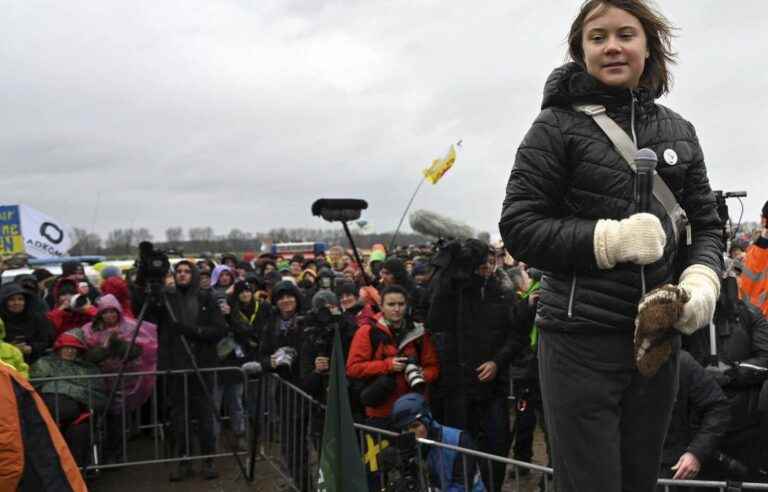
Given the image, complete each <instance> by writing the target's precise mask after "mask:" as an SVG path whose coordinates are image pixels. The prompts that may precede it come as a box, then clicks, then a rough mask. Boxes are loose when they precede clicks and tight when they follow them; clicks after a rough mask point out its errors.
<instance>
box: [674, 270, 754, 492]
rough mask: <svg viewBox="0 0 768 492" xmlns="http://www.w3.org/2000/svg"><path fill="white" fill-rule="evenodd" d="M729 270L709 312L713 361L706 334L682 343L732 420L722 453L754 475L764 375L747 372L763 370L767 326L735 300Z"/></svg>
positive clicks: (744, 303) (741, 302)
mask: <svg viewBox="0 0 768 492" xmlns="http://www.w3.org/2000/svg"><path fill="white" fill-rule="evenodd" d="M733 266H734V264H733V263H729V268H728V269H727V270H726V274H725V275H724V277H725V278H724V279H723V281H722V287H721V293H720V297H719V298H718V301H717V309H716V311H715V317H714V324H715V332H716V345H717V358H716V360H713V359H712V357H711V356H710V351H711V345H710V342H711V341H710V338H709V331H708V330H701V331H699V332H697V333H695V334H694V335H693V336H691V337H686V338H685V339H684V341H683V343H684V346H685V347H686V348H687V349H688V350H689V351H690V352H691V355H693V357H694V358H695V359H696V360H697V361H698V362H699V363H700V364H702V365H707V366H709V367H708V370H710V371H712V372H713V373H714V374H715V376H716V378H717V381H718V382H719V383H720V385H721V386H722V387H723V390H724V391H725V394H726V396H728V399H729V401H730V404H731V412H732V415H733V419H732V420H731V425H730V427H729V429H728V434H727V436H726V439H725V443H724V445H723V451H724V452H725V453H726V454H728V455H730V456H733V457H734V458H736V459H737V460H739V461H741V462H742V463H744V464H746V465H747V466H748V467H749V468H750V469H751V470H752V471H753V472H754V471H757V470H759V469H761V468H762V469H764V470H765V469H767V468H768V460H767V459H766V453H767V452H768V450H766V448H768V444H766V443H768V436H767V435H766V426H768V422H767V420H766V409H765V408H761V407H760V404H759V398H760V393H761V389H762V391H766V392H768V383H767V382H766V373H765V372H764V371H759V370H754V369H752V368H750V367H749V366H756V367H758V368H759V367H768V320H766V319H765V318H764V317H763V316H762V314H761V313H760V311H758V309H757V308H756V307H754V306H752V305H751V304H748V303H747V302H745V301H742V300H741V299H739V298H738V286H737V282H736V278H735V272H734V270H733ZM744 364H746V366H745V365H744ZM763 388H765V389H763ZM758 429H760V430H759V431H758ZM760 480H761V481H762V480H765V477H761V478H760Z"/></svg>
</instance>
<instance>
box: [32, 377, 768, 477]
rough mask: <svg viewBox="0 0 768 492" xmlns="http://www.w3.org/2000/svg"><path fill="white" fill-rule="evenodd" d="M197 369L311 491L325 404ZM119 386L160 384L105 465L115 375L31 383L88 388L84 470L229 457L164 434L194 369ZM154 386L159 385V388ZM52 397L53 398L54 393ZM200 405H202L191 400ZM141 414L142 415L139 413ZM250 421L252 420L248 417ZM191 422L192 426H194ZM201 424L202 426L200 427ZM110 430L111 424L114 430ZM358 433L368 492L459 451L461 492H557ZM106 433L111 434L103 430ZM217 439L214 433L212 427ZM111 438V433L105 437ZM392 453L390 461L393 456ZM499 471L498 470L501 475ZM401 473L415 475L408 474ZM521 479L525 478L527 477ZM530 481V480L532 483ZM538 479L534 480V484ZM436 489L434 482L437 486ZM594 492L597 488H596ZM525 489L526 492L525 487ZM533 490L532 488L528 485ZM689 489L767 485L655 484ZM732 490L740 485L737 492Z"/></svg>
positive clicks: (261, 451)
mask: <svg viewBox="0 0 768 492" xmlns="http://www.w3.org/2000/svg"><path fill="white" fill-rule="evenodd" d="M201 372H202V373H204V374H206V375H207V376H208V377H210V378H211V379H210V381H211V386H212V387H211V389H212V390H213V392H214V394H216V393H218V391H216V389H217V388H218V387H219V385H220V384H221V378H222V374H223V373H232V374H234V375H235V377H236V379H237V381H238V382H240V381H242V385H243V395H242V397H243V401H244V402H245V405H244V406H245V422H246V429H247V431H248V433H249V435H250V438H249V439H248V443H249V446H248V448H247V449H244V450H241V451H239V452H238V455H240V456H244V455H247V454H250V455H251V457H252V458H253V457H255V455H256V454H258V455H260V456H261V457H263V458H265V459H266V461H267V463H269V465H271V466H272V467H273V468H274V469H275V470H276V471H277V472H278V473H279V474H280V475H281V476H282V478H283V479H284V480H285V481H286V483H287V486H288V487H289V488H290V489H291V490H294V491H296V492H305V491H314V490H315V489H316V487H315V484H316V483H317V478H318V465H319V452H320V442H321V437H322V436H321V434H322V427H323V421H324V417H325V406H324V405H323V404H322V403H320V402H319V401H317V400H316V399H314V398H313V397H312V396H310V395H309V394H307V393H306V392H305V391H303V390H302V389H300V388H298V387H297V386H295V385H293V384H291V383H289V382H287V381H285V380H283V379H281V378H280V377H279V376H277V375H275V374H266V375H262V376H261V377H260V378H258V379H253V378H251V379H249V377H248V375H247V374H246V373H245V372H244V371H243V370H242V369H241V368H239V367H218V368H206V369H201ZM124 376H125V379H123V381H122V385H123V388H122V389H123V390H124V386H125V384H126V379H129V378H130V377H134V376H155V377H157V382H156V384H155V385H154V388H153V390H152V394H151V395H150V397H149V400H148V401H147V402H146V403H145V404H144V405H143V406H142V407H141V408H140V409H138V410H136V411H133V412H130V411H127V409H126V408H125V405H123V406H122V407H121V411H120V412H118V414H116V415H115V414H113V415H112V416H111V418H117V419H118V424H119V425H118V426H117V427H119V428H120V429H121V432H120V435H119V441H120V442H119V445H120V449H119V455H118V456H116V459H114V461H113V462H109V463H105V462H103V460H102V455H101V450H103V447H104V444H105V436H104V435H103V434H102V433H100V432H99V429H100V428H104V426H103V425H101V424H103V422H99V421H98V420H99V418H100V417H101V414H100V413H99V412H96V410H97V408H98V405H97V404H96V402H97V400H98V398H97V395H96V389H95V386H96V384H97V383H96V382H97V381H104V380H109V379H110V378H116V377H117V374H98V375H89V376H75V377H72V376H60V377H51V378H40V379H33V380H31V382H32V383H33V384H34V385H36V386H37V387H39V386H40V385H41V384H43V383H53V384H54V389H55V387H56V385H57V384H61V385H63V384H65V383H72V382H78V383H79V384H81V385H82V386H85V387H86V389H87V395H88V405H87V407H88V409H89V410H91V412H92V415H91V417H90V418H88V419H87V424H88V439H87V445H88V449H89V451H90V454H91V456H90V459H89V460H88V462H87V463H86V464H84V465H83V468H84V469H86V470H99V469H107V468H116V467H124V466H137V465H149V464H159V463H173V462H179V461H185V460H202V459H208V458H225V457H232V452H231V451H229V450H228V449H224V450H217V451H216V452H213V453H208V454H203V453H195V450H194V449H193V448H192V447H191V445H190V442H191V440H190V439H189V436H190V433H192V425H187V426H186V428H185V433H184V436H185V442H186V446H187V447H186V450H185V451H186V453H185V454H186V456H178V455H177V453H176V452H175V450H174V449H173V447H172V446H170V445H169V442H170V441H171V439H170V436H171V434H172V433H170V432H169V430H170V424H169V422H168V420H169V419H168V412H167V410H168V409H167V408H163V407H164V406H165V403H167V402H168V393H169V384H168V379H170V378H171V377H173V379H174V381H175V382H177V383H178V381H179V380H178V378H181V384H182V385H183V394H184V395H185V398H184V409H183V410H184V414H185V416H186V420H187V422H190V419H189V417H190V414H191V412H190V408H189V401H190V400H189V398H188V395H189V386H190V378H194V377H195V375H194V374H193V371H192V370H176V371H146V372H135V373H126V374H124ZM158 383H159V384H158ZM52 394H53V395H57V393H55V392H54V393H52ZM60 403H61V401H60V398H59V397H58V396H54V401H53V402H52V404H51V406H52V407H53V408H52V414H53V416H54V418H55V419H56V421H57V422H59V423H60V424H64V422H62V418H61V417H62V415H61V405H60ZM196 404H198V405H204V404H205V402H202V401H200V402H196ZM142 413H143V416H141V414H142ZM249 417H253V419H251V418H249ZM194 423H195V422H191V424H194ZM197 424H198V426H199V425H200V423H199V422H197ZM113 427H114V426H113ZM355 428H356V430H357V433H358V442H359V445H360V450H361V454H362V456H361V459H362V460H363V462H364V464H365V465H366V468H367V470H368V473H369V486H370V489H371V490H382V491H390V490H396V489H398V488H399V484H402V481H403V480H405V481H408V480H410V481H412V482H415V486H416V487H417V488H416V489H415V490H429V487H430V484H431V485H433V486H434V485H435V484H437V482H438V481H439V480H438V477H435V476H433V473H432V472H431V470H430V466H429V464H428V460H425V459H424V458H423V457H425V456H429V454H430V453H436V455H435V456H437V460H436V461H437V463H440V459H441V458H442V456H444V454H445V453H446V452H447V451H450V452H452V453H456V455H455V456H456V458H455V460H456V461H455V462H458V463H459V464H458V465H456V468H455V469H456V470H458V473H455V474H453V475H454V478H455V482H456V483H454V484H453V485H454V486H458V487H459V488H463V489H464V490H467V491H471V490H473V486H474V482H475V481H476V480H482V482H483V483H484V485H485V489H486V490H488V491H489V492H490V491H494V492H498V491H501V490H502V488H503V489H504V491H509V490H513V491H523V490H535V489H538V490H541V491H545V492H546V491H554V490H555V487H554V482H553V473H552V469H551V468H549V467H546V466H542V465H537V464H533V463H527V462H523V461H518V460H514V459H510V458H507V457H501V456H494V455H490V454H487V453H484V452H481V451H476V450H472V449H466V448H461V447H458V446H452V445H449V444H445V443H441V442H436V441H432V440H429V439H418V440H416V441H415V443H414V444H415V451H416V452H415V453H414V454H413V455H411V457H412V460H411V462H410V468H408V470H410V472H409V471H407V470H403V469H402V468H403V467H400V466H393V464H392V462H391V461H392V460H389V462H388V460H387V459H383V458H384V455H386V454H387V452H386V451H385V450H386V449H387V448H388V447H390V446H391V447H396V443H397V442H398V436H400V434H398V433H395V432H391V431H388V430H384V429H380V428H376V427H371V426H367V425H363V424H359V423H358V424H355ZM131 429H135V430H138V431H145V432H149V433H150V434H151V439H152V446H151V449H149V450H148V449H147V448H146V447H144V448H141V449H130V446H129V440H130V439H129V431H130V430H131ZM107 432H109V429H108V431H107ZM217 434H218V430H217ZM106 438H109V436H106ZM396 454H397V453H390V454H389V455H388V456H389V457H392V456H395V455H396ZM253 467H254V460H251V461H250V463H249V473H248V475H249V476H248V479H249V480H251V481H252V480H253V478H254V477H253V470H254V468H253ZM500 472H501V473H500ZM404 475H412V476H405V477H404ZM524 475H525V476H527V477H528V478H524ZM530 477H534V478H533V479H531V478H530ZM536 478H538V479H539V480H538V483H537V482H536ZM438 486H439V485H438ZM596 486H597V487H598V488H599V485H596ZM523 487H528V489H525V488H523ZM531 487H533V488H531ZM686 487H695V488H697V489H709V490H720V491H723V492H730V491H732V490H768V484H766V483H741V484H737V485H736V486H735V485H734V484H732V483H726V482H717V481H702V480H669V479H660V480H659V481H658V490H659V491H664V492H667V491H669V492H675V491H680V492H682V491H684V490H687V489H686ZM735 487H737V488H735Z"/></svg>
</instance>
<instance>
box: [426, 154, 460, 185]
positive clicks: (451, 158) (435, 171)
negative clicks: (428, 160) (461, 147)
mask: <svg viewBox="0 0 768 492" xmlns="http://www.w3.org/2000/svg"><path fill="white" fill-rule="evenodd" d="M454 162H456V149H455V148H454V147H453V145H451V148H450V149H448V153H447V154H445V157H443V158H442V159H435V160H434V161H432V165H431V166H429V167H428V168H426V169H425V170H424V177H425V178H427V179H428V180H429V182H430V183H432V184H436V183H437V182H438V181H440V178H442V177H443V174H445V173H446V172H447V171H448V170H449V169H450V168H451V167H453V163H454Z"/></svg>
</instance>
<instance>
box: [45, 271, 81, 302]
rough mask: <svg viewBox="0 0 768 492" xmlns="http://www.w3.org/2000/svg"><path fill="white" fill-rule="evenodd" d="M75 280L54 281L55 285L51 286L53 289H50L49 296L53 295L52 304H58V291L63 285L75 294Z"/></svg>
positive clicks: (63, 278)
mask: <svg viewBox="0 0 768 492" xmlns="http://www.w3.org/2000/svg"><path fill="white" fill-rule="evenodd" d="M77 282H78V281H77V278H75V277H62V278H60V279H58V280H57V281H56V283H55V284H54V285H53V289H51V294H52V295H53V300H54V302H58V299H59V291H60V290H61V288H62V286H64V285H65V284H69V285H71V286H72V288H73V289H74V291H75V292H77Z"/></svg>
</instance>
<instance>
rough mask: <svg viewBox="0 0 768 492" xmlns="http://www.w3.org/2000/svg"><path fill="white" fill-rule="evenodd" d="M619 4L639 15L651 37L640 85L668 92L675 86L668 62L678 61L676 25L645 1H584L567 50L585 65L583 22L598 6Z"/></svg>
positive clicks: (648, 36)
mask: <svg viewBox="0 0 768 492" xmlns="http://www.w3.org/2000/svg"><path fill="white" fill-rule="evenodd" d="M607 7H616V8H618V9H621V10H624V11H626V12H629V13H630V14H632V15H633V16H635V17H637V19H638V20H639V21H640V24H641V25H642V26H643V30H644V31H645V36H646V38H647V39H648V52H649V57H648V60H647V61H646V62H645V70H643V75H642V76H641V77H640V85H641V86H643V87H647V88H649V89H651V90H653V91H654V92H655V93H656V96H657V97H658V96H661V95H663V94H666V93H667V92H669V89H670V88H671V86H672V74H671V73H670V72H669V69H668V67H667V65H668V64H674V63H676V58H677V53H675V52H673V51H672V37H673V31H674V30H675V27H674V26H673V25H672V24H671V23H670V22H669V20H667V18H666V17H664V16H663V15H662V14H661V13H659V12H658V11H657V10H655V9H654V8H652V7H651V6H650V5H649V4H648V3H647V2H646V1H645V0H585V2H584V3H583V4H582V5H581V8H580V9H579V15H577V16H576V18H575V19H574V20H573V23H572V24H571V30H570V32H569V33H568V53H569V54H570V56H571V58H572V59H573V61H575V62H576V63H578V64H579V65H581V66H584V65H585V63H584V48H583V47H582V37H583V34H584V21H585V20H586V19H587V17H588V16H589V15H590V14H591V13H592V12H594V11H595V10H596V9H605V8H607Z"/></svg>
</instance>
